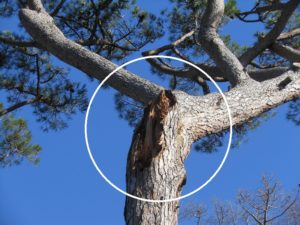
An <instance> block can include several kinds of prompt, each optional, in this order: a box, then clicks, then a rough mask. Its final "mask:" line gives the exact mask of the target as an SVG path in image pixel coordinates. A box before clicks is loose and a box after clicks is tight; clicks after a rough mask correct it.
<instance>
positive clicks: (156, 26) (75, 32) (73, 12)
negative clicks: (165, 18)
mask: <svg viewBox="0 0 300 225" xmlns="http://www.w3.org/2000/svg"><path fill="white" fill-rule="evenodd" d="M53 2H56V1H49V3H48V4H46V8H48V11H50V12H51V11H53V8H54V5H56V4H54V3H53ZM54 19H55V21H56V24H57V25H58V26H59V28H60V29H61V30H62V31H63V32H64V34H65V35H66V36H67V37H68V38H70V39H73V40H89V41H92V40H105V41H107V42H110V43H111V45H103V44H91V45H88V47H89V49H90V50H92V51H94V52H96V53H98V54H100V55H102V56H104V57H106V58H107V59H112V60H120V59H123V58H124V57H126V56H128V55H129V54H130V53H132V52H133V51H135V50H139V49H140V48H142V47H143V46H145V45H146V44H147V43H149V42H152V41H154V40H155V39H156V38H158V37H160V36H162V34H163V26H162V25H163V24H162V21H161V20H160V19H159V18H157V17H156V16H155V15H153V14H151V13H148V12H146V11H143V10H142V9H140V8H139V7H138V6H137V5H136V3H135V1H132V0H117V1H110V0H98V1H82V0H72V1H66V3H65V4H64V5H63V7H62V9H61V10H60V11H59V13H58V14H57V15H56V16H55V17H54ZM116 45H118V46H121V47H122V48H118V47H116Z"/></svg>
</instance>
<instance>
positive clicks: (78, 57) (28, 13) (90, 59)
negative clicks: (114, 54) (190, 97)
mask: <svg viewBox="0 0 300 225" xmlns="http://www.w3.org/2000/svg"><path fill="white" fill-rule="evenodd" d="M19 16H20V19H21V22H22V24H23V25H24V27H25V29H26V30H27V31H28V33H29V34H30V35H31V36H32V37H33V39H34V40H36V41H37V42H38V43H39V44H40V45H42V46H43V48H44V49H45V50H47V51H49V52H50V53H52V54H53V55H55V56H56V57H58V58H59V59H61V60H62V61H64V62H66V63H68V64H70V65H72V66H74V67H76V68H78V69H79V70H81V71H83V72H85V73H87V74H89V75H90V76H92V77H94V78H96V79H98V80H103V79H104V78H105V77H106V76H107V75H108V74H109V73H110V72H112V71H113V70H114V69H116V68H117V65H115V64H114V63H112V62H110V61H109V60H106V59H105V58H103V57H101V56H99V55H97V54H95V53H93V52H91V51H89V50H87V49H85V48H83V47H82V46H80V45H78V44H76V43H75V42H73V41H71V40H68V39H67V38H66V37H65V36H64V35H63V33H62V32H61V31H60V30H59V29H58V28H57V27H56V26H55V24H54V22H53V19H52V17H50V16H49V15H48V14H47V13H46V12H44V11H43V12H40V13H39V12H37V11H35V10H30V9H22V10H20V13H19ZM107 83H108V85H110V86H111V87H113V88H114V89H116V90H118V91H119V92H121V93H122V94H125V95H127V96H129V97H130V98H133V99H134V100H136V101H139V102H141V103H143V104H147V103H148V102H149V101H151V100H152V99H153V98H155V97H156V96H157V95H158V93H159V92H160V90H162V87H160V86H158V85H156V84H153V83H151V82H149V81H147V80H145V79H142V78H140V77H138V76H136V75H134V74H133V73H131V72H129V71H127V70H124V69H121V70H119V71H118V72H116V73H115V74H114V75H113V76H112V77H111V78H110V79H109V80H108V81H107Z"/></svg>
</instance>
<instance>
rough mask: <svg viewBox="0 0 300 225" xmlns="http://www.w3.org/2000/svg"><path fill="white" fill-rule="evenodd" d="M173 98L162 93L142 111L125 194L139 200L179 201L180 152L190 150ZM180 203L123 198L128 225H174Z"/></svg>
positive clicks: (183, 175)
mask: <svg viewBox="0 0 300 225" xmlns="http://www.w3.org/2000/svg"><path fill="white" fill-rule="evenodd" d="M176 103H177V102H176V97H175V95H174V94H173V93H172V92H171V91H167V90H163V91H162V92H160V94H159V96H158V98H157V99H155V100H154V101H153V102H151V103H150V104H149V105H148V106H147V107H146V108H145V110H144V116H143V119H142V120H141V123H140V125H139V126H138V128H137V129H136V131H135V134H134V136H133V140H132V144H131V147H130V151H129V154H128V159H127V172H126V183H127V192H128V193H130V194H132V195H135V196H137V197H140V198H146V199H153V200H164V199H171V198H176V197H179V196H180V194H181V189H182V187H183V185H184V184H185V181H186V173H185V169H184V164H183V160H184V158H185V157H184V156H183V152H185V151H183V150H182V149H184V148H190V142H189V141H186V140H184V139H185V137H184V134H183V133H184V132H183V131H184V129H183V126H182V124H181V121H180V117H181V116H179V114H180V113H179V111H178V110H177V104H176ZM178 208H179V202H178V201H173V202H167V203H152V202H144V201H139V200H136V199H132V198H129V197H127V198H126V205H125V212H124V216H125V220H126V224H127V225H133V224H134V225H137V224H140V225H142V224H145V225H146V224H164V225H168V224H170V225H171V224H172V225H173V224H177V223H178V218H177V216H178V212H177V211H178Z"/></svg>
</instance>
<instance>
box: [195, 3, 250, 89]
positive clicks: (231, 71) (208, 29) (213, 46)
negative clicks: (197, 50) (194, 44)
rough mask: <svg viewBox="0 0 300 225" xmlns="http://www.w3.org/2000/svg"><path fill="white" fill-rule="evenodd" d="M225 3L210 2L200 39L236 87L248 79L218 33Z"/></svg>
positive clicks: (200, 30)
mask: <svg viewBox="0 0 300 225" xmlns="http://www.w3.org/2000/svg"><path fill="white" fill-rule="evenodd" d="M224 7H225V6H224V1H223V0H212V1H208V3H207V8H206V10H205V12H204V15H203V16H202V19H201V23H200V27H199V34H198V38H199V41H200V43H201V46H202V48H203V49H204V50H205V51H206V52H207V54H208V55H209V56H210V57H211V58H212V59H213V60H214V61H215V63H216V64H217V66H218V67H219V68H220V69H221V70H222V71H223V72H224V76H225V75H226V78H227V79H228V80H229V82H230V83H231V84H232V85H233V86H235V85H237V84H240V83H243V81H244V80H246V79H248V75H247V73H246V72H245V71H244V67H243V66H242V65H241V63H240V62H239V60H238V59H237V58H236V56H235V55H234V54H233V53H232V52H231V51H230V50H229V49H228V48H227V47H226V45H225V44H224V42H223V40H222V39H221V38H220V36H219V35H218V33H217V29H218V27H219V24H220V22H221V20H222V17H223V14H224Z"/></svg>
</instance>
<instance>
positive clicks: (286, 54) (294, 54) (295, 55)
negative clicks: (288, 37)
mask: <svg viewBox="0 0 300 225" xmlns="http://www.w3.org/2000/svg"><path fill="white" fill-rule="evenodd" d="M269 49H270V50H271V51H273V52H275V53H276V54H277V55H280V56H281V57H283V58H286V59H287V60H289V61H291V62H300V51H299V50H296V49H294V48H291V47H289V46H287V45H281V44H279V43H278V42H275V43H273V44H272V45H271V46H270V48H269Z"/></svg>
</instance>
